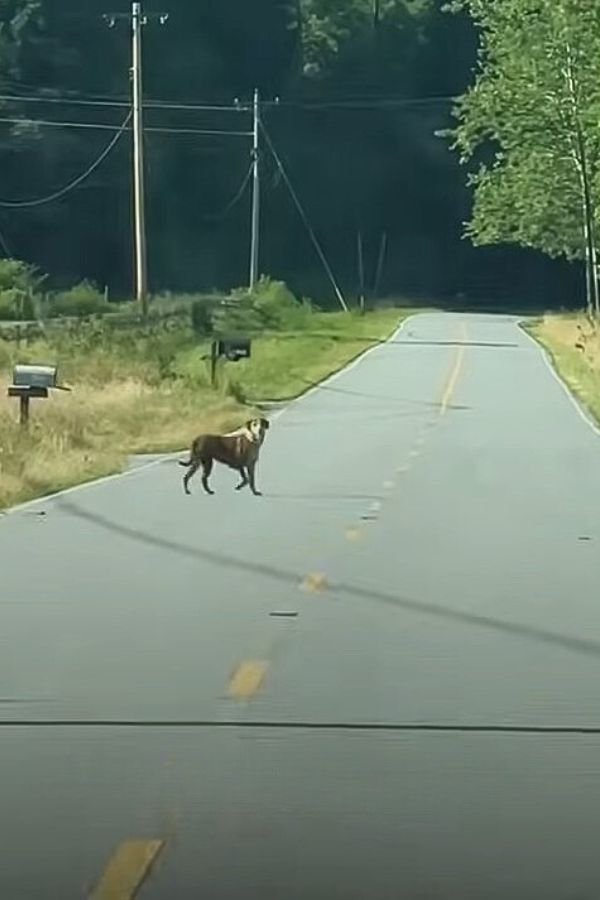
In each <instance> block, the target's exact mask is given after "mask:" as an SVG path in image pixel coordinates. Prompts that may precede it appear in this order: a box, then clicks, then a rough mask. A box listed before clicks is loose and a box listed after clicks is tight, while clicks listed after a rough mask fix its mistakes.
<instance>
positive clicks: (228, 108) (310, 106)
mask: <svg viewBox="0 0 600 900" xmlns="http://www.w3.org/2000/svg"><path fill="white" fill-rule="evenodd" d="M457 99H458V97H457V96H455V95H453V94H443V95H439V96H431V97H394V96H385V95H384V96H380V97H377V96H373V95H371V96H367V97H340V98H336V99H331V100H327V99H323V100H310V99H302V98H299V99H296V100H294V99H291V100H280V99H278V100H270V101H266V102H263V103H261V106H262V107H263V108H270V109H276V108H278V107H280V108H294V109H298V110H306V111H316V112H318V111H321V110H323V111H326V110H330V109H331V110H335V109H340V110H342V109H347V110H356V111H365V112H368V111H369V110H381V109H402V108H412V107H420V106H432V105H439V104H448V103H454V102H456V100H457ZM0 101H1V102H7V103H11V102H21V103H47V104H62V105H65V106H90V107H107V108H110V107H113V108H127V107H128V106H129V105H130V104H129V102H128V101H127V99H126V98H123V97H114V98H111V97H106V98H105V97H93V96H90V98H89V99H88V98H86V97H85V96H82V97H70V96H68V95H62V96H60V97H48V96H41V95H38V96H31V95H22V94H2V95H0ZM144 107H145V108H146V109H164V110H174V111H182V112H250V111H251V104H250V102H246V103H240V102H234V103H230V104H222V103H211V102H209V101H189V102H184V101H174V100H160V99H158V100H146V101H144Z"/></svg>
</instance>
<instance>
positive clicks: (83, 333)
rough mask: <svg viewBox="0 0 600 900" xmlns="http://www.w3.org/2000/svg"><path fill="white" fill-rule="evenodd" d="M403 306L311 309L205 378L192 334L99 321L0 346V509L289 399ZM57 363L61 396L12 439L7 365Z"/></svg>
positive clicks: (355, 351) (43, 404)
mask: <svg viewBox="0 0 600 900" xmlns="http://www.w3.org/2000/svg"><path fill="white" fill-rule="evenodd" d="M408 313H409V310H402V311H400V310H394V309H386V310H381V311H377V312H372V313H368V314H367V315H366V316H364V317H361V316H357V315H354V314H343V313H339V314H338V313H314V314H312V315H311V316H310V317H309V318H308V320H307V324H306V326H305V327H304V328H303V329H302V330H300V331H297V332H294V333H292V332H290V331H280V332H277V333H271V334H267V335H264V336H262V337H258V338H255V339H254V341H253V347H252V358H251V359H250V360H249V361H244V362H240V363H237V364H231V363H228V364H227V365H226V366H220V374H219V384H218V385H217V388H216V389H213V388H212V387H211V385H210V381H209V371H208V364H207V361H206V358H205V357H206V355H207V352H208V342H207V341H204V342H202V341H200V342H199V341H198V339H197V338H195V337H194V335H193V333H192V331H191V329H189V328H179V329H177V330H174V331H169V330H164V331H160V330H157V331H156V332H155V333H151V334H142V333H137V332H128V333H120V332H116V333H115V332H111V331H110V329H106V328H104V327H103V326H102V325H101V324H96V325H93V324H91V325H88V326H85V327H83V326H82V327H79V328H78V329H75V330H74V331H71V332H68V331H65V332H58V333H56V334H53V335H52V336H51V337H50V338H48V339H46V340H35V341H34V342H32V343H30V344H28V345H26V346H21V347H20V348H19V347H17V345H16V344H14V343H12V342H7V341H1V340H0V373H1V383H0V508H6V507H8V506H11V505H14V504H15V503H18V502H21V501H24V500H28V499H31V498H34V497H39V496H44V495H46V494H49V493H52V492H53V491H56V490H60V489H62V488H65V487H69V486H71V485H74V484H78V483H81V482H83V481H87V480H90V479H94V478H97V477H99V476H102V475H107V474H111V473H114V472H118V471H120V470H121V469H122V468H123V466H124V464H125V461H126V459H127V457H128V456H129V455H131V454H133V453H152V452H168V451H176V450H180V449H182V448H183V447H185V446H186V445H188V444H189V442H190V441H191V439H192V438H193V437H194V436H195V435H196V434H197V433H198V432H200V431H203V430H222V429H229V428H233V427H236V426H237V425H239V424H240V422H242V421H243V420H244V419H245V418H247V416H248V415H249V414H251V413H252V412H254V411H255V410H256V409H257V408H258V406H257V404H259V403H260V401H261V400H265V401H266V400H273V399H280V400H282V399H288V398H291V397H295V396H297V395H298V394H301V393H302V392H303V391H305V390H307V389H308V388H309V387H310V386H311V385H312V384H314V383H315V382H318V381H320V380H322V379H323V378H324V377H326V376H327V375H329V374H331V373H332V372H334V371H336V370H338V369H340V368H341V367H343V366H344V365H345V364H346V363H348V362H349V361H350V360H352V359H353V358H355V357H356V356H357V355H359V354H360V353H362V352H363V351H365V350H366V349H368V348H369V347H370V346H372V345H373V344H374V343H376V342H378V341H381V340H383V339H385V338H386V337H388V336H389V335H390V334H391V333H392V331H393V330H394V328H395V327H396V326H397V324H398V323H399V321H400V320H401V318H403V317H405V316H406V315H408ZM33 361H36V362H48V363H52V364H57V365H58V367H59V377H60V380H61V381H62V382H63V383H66V384H68V385H69V386H71V387H72V389H73V390H72V392H71V393H62V392H56V393H55V394H53V396H52V398H51V399H49V400H47V401H33V405H32V421H31V425H30V428H29V431H28V432H23V431H22V429H21V428H20V427H19V425H18V423H17V421H16V419H17V404H16V402H15V401H14V400H9V399H8V398H7V397H6V385H7V383H8V379H9V373H10V369H11V367H12V366H13V365H14V364H15V363H16V362H33Z"/></svg>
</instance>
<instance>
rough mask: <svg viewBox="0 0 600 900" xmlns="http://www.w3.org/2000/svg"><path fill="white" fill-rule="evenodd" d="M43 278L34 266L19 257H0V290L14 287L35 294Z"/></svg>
mask: <svg viewBox="0 0 600 900" xmlns="http://www.w3.org/2000/svg"><path fill="white" fill-rule="evenodd" d="M45 278H46V276H45V275H40V273H39V272H38V270H37V269H36V268H35V266H31V265H29V263H26V262H23V261H22V260H20V259H0V292H1V291H6V290H13V289H14V290H17V291H23V292H24V293H26V294H35V293H36V292H37V291H38V290H39V288H40V285H41V284H42V282H43V281H44V280H45Z"/></svg>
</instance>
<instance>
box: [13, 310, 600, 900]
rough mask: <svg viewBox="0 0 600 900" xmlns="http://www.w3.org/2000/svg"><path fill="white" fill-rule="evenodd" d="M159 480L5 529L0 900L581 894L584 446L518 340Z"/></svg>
mask: <svg viewBox="0 0 600 900" xmlns="http://www.w3.org/2000/svg"><path fill="white" fill-rule="evenodd" d="M181 475H182V470H181V469H180V468H178V467H177V466H176V465H175V463H174V461H173V460H163V461H159V462H158V463H157V462H156V461H155V462H154V463H153V464H152V465H151V466H147V467H137V468H134V469H133V470H132V471H131V472H129V473H128V474H127V475H126V476H125V477H120V478H116V479H112V480H108V481H105V482H102V483H99V484H96V485H92V486H88V487H86V488H84V489H81V490H77V491H75V492H71V493H67V494H64V495H62V496H59V497H56V498H54V499H52V500H48V501H45V502H43V503H41V504H34V505H32V506H28V507H25V508H22V509H20V510H17V511H15V512H13V513H11V514H9V515H6V516H4V517H1V518H0V564H1V567H0V573H1V601H0V723H1V724H0V774H1V782H0V783H1V785H2V787H1V789H0V798H1V802H0V833H1V834H2V851H1V862H0V897H2V898H3V900H4V898H6V900H56V898H60V900H80V898H85V897H90V896H91V897H93V898H94V900H127V898H128V897H133V896H134V895H137V896H140V897H142V898H143V900H197V898H200V897H207V898H211V900H238V898H239V900H242V898H244V900H247V898H249V897H260V898H262V900H281V898H283V897H285V898H286V900H296V898H298V900H300V898H302V900H304V898H306V900H326V898H327V900H331V898H334V897H335V898H336V900H338V898H339V900H365V898H372V900H392V898H394V900H397V898H400V897H402V898H409V900H413V898H414V900H481V898H484V897H485V898H486V900H496V898H497V900H500V898H503V900H504V898H511V900H520V898H524V900H537V898H539V900H542V898H543V900H584V898H590V900H592V898H597V897H598V896H599V895H600V862H599V855H598V849H597V848H598V828H599V825H600V699H599V698H600V564H599V562H600V559H599V546H600V436H599V435H598V434H597V433H595V432H594V430H593V429H592V428H591V427H590V426H589V424H586V422H585V421H584V420H583V418H582V416H581V415H580V414H579V412H578V411H577V409H576V407H575V405H574V403H573V402H572V401H571V400H570V399H569V397H568V395H567V393H566V392H565V390H564V389H563V388H562V386H561V385H560V384H559V383H558V381H557V380H556V379H555V378H554V377H553V376H552V373H551V371H550V369H549V367H548V366H547V364H546V363H545V361H544V359H543V357H542V354H541V353H540V351H539V349H538V348H537V347H536V346H535V345H534V344H533V343H532V342H531V341H530V340H529V339H528V338H527V337H526V336H525V335H524V334H523V333H522V332H521V331H520V329H519V328H518V326H517V323H516V321H515V320H513V319H510V318H507V317H493V316H476V315H472V316H462V315H441V314H440V315H437V314H426V315H425V314H424V315H422V316H419V317H418V318H415V319H412V320H411V321H409V322H408V323H407V324H406V326H405V328H404V329H403V330H402V331H401V332H400V333H399V334H398V335H397V336H396V337H395V339H394V340H393V341H391V342H390V343H388V344H386V345H382V346H380V347H378V348H377V349H376V350H374V351H372V352H370V353H369V354H367V355H366V356H365V357H363V359H362V360H361V361H360V362H359V363H358V364H357V365H354V366H353V367H351V368H350V369H349V370H347V371H346V372H344V373H343V374H342V375H341V376H340V377H337V378H336V379H334V380H333V381H330V382H328V383H326V384H325V385H324V386H323V387H322V388H320V389H318V390H316V391H313V392H311V393H310V394H309V395H307V396H306V397H305V398H303V399H302V400H301V401H299V402H297V403H294V404H292V405H291V406H290V407H288V408H287V409H286V410H285V411H284V413H283V414H282V415H280V416H278V417H277V418H276V419H275V420H274V422H273V427H272V429H271V431H270V433H269V436H268V440H267V443H266V444H265V446H264V450H263V456H262V458H261V465H260V471H259V474H258V478H259V485H260V486H261V487H262V490H263V491H264V496H263V497H262V498H255V497H253V496H252V495H250V494H249V493H248V494H235V493H234V491H233V486H234V483H235V477H234V475H233V473H230V472H228V471H226V470H219V471H216V472H215V474H214V476H213V482H214V487H215V488H216V490H217V494H216V496H214V497H207V496H205V495H204V494H203V493H202V490H201V486H200V483H199V479H198V480H197V481H195V482H192V487H193V490H194V495H193V496H192V497H186V496H184V494H183V491H182V489H181ZM134 839H135V840H140V841H147V842H148V844H147V845H143V844H142V845H136V846H137V850H136V847H133V848H132V845H131V844H129V843H127V842H129V841H131V840H134ZM152 841H156V842H162V843H161V844H160V852H159V851H158V850H157V849H156V848H157V847H158V844H151V843H150V842H152ZM140 846H141V851H140ZM144 847H145V850H146V851H147V859H150V858H151V859H152V861H153V862H154V865H153V867H152V869H148V868H147V867H146V868H144V865H143V864H141V863H140V860H139V852H138V851H140V852H142V851H144ZM152 848H154V850H153V849H152ZM136 853H137V856H136ZM153 853H154V854H155V855H154V856H153ZM142 856H143V852H142ZM144 876H146V877H145V882H144V883H143V884H142V883H141V882H142V878H143V877H144ZM138 888H139V894H136V890H137V889H138Z"/></svg>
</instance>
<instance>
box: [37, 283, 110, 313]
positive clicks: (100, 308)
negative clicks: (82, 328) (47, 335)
mask: <svg viewBox="0 0 600 900" xmlns="http://www.w3.org/2000/svg"><path fill="white" fill-rule="evenodd" d="M110 310H111V305H110V303H108V302H107V301H106V299H105V297H104V294H103V293H102V292H101V291H100V290H99V289H98V288H97V287H96V285H95V284H92V282H91V281H81V282H80V283H79V284H76V285H74V286H73V287H72V288H70V289H69V290H68V291H60V292H59V293H56V294H52V295H51V296H50V298H49V314H50V316H51V317H56V316H77V317H83V316H93V315H99V314H101V313H106V312H110Z"/></svg>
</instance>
